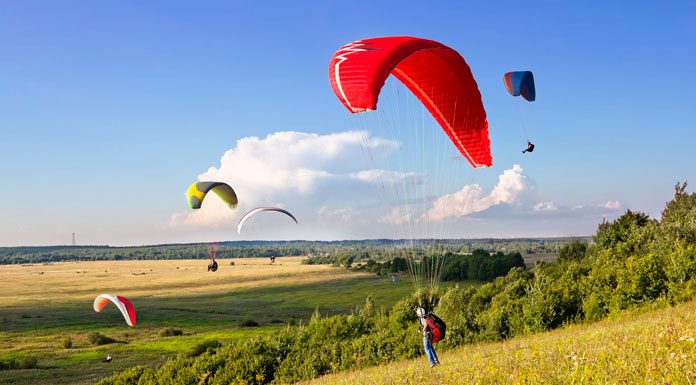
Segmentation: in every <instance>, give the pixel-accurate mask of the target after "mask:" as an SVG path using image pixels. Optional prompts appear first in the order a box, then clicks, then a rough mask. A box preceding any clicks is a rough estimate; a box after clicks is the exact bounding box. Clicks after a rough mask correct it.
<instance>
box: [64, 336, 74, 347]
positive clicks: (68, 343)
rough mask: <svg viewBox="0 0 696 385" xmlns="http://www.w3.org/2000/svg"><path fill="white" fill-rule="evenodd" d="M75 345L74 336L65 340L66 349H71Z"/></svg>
mask: <svg viewBox="0 0 696 385" xmlns="http://www.w3.org/2000/svg"><path fill="white" fill-rule="evenodd" d="M72 346H73V342H72V338H70V337H67V338H65V339H64V340H63V347H64V348H65V349H70V348H72Z"/></svg>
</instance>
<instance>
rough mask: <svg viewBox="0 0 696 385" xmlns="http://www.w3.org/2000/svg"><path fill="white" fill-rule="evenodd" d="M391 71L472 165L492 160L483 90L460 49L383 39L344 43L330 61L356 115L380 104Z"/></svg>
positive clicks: (335, 82)
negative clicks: (482, 98) (380, 95)
mask: <svg viewBox="0 0 696 385" xmlns="http://www.w3.org/2000/svg"><path fill="white" fill-rule="evenodd" d="M390 74H393V75H394V76H395V77H396V78H397V79H399V80H400V81H401V82H402V83H403V84H404V85H406V87H408V89H409V90H411V92H412V93H413V94H415V95H416V97H418V99H419V100H420V101H421V103H423V105H425V107H426V108H427V109H428V111H429V112H430V114H431V115H432V116H433V117H434V118H435V120H436V121H437V122H438V124H439V125H440V126H441V127H442V129H443V130H444V131H445V132H446V133H447V135H448V136H449V138H450V139H451V140H452V143H454V145H455V146H456V147H457V149H458V150H459V152H461V153H462V155H464V157H465V158H466V159H467V160H468V161H469V163H471V165H472V166H474V167H484V166H491V165H492V164H493V158H492V156H491V150H490V140H489V138H488V121H487V119H486V111H485V109H484V108H483V102H482V101H481V94H480V92H479V90H478V85H477V84H476V80H475V79H474V76H473V74H472V73H471V70H470V69H469V66H468V65H467V64H466V62H465V61H464V59H463V58H462V57H461V56H460V55H459V53H457V51H455V50H453V49H451V48H449V47H447V46H445V45H443V44H441V43H438V42H436V41H432V40H426V39H420V38H416V37H410V36H395V37H378V38H372V39H365V40H358V41H355V42H352V43H350V44H347V45H345V46H343V47H341V48H340V49H339V50H338V51H336V53H335V54H334V56H333V58H332V59H331V62H330V64H329V79H330V81H331V87H332V88H333V90H334V93H335V94H336V96H337V97H338V98H339V100H341V103H343V105H344V106H346V108H347V109H348V110H349V111H350V112H352V113H357V112H362V111H367V110H375V109H376V108H377V99H378V96H379V93H380V90H381V89H382V86H383V85H384V82H385V81H386V79H387V77H389V75H390Z"/></svg>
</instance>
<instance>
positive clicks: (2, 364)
mask: <svg viewBox="0 0 696 385" xmlns="http://www.w3.org/2000/svg"><path fill="white" fill-rule="evenodd" d="M13 369H17V361H16V360H9V361H0V370H13Z"/></svg>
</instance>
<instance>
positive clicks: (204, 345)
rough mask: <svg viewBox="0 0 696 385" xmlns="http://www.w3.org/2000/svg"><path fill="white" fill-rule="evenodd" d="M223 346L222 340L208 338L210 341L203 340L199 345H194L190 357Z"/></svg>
mask: <svg viewBox="0 0 696 385" xmlns="http://www.w3.org/2000/svg"><path fill="white" fill-rule="evenodd" d="M220 346H222V344H221V343H220V341H218V340H208V341H203V342H201V343H199V344H198V345H196V346H194V347H193V349H192V350H191V352H190V353H189V356H190V357H196V356H200V355H201V354H203V353H205V352H207V351H208V350H215V349H217V348H219V347H220Z"/></svg>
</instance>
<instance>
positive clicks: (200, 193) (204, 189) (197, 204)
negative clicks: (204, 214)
mask: <svg viewBox="0 0 696 385" xmlns="http://www.w3.org/2000/svg"><path fill="white" fill-rule="evenodd" d="M211 190H212V191H214V192H215V194H217V195H218V196H219V197H220V199H222V200H223V201H224V202H225V203H227V205H228V206H230V208H235V207H237V203H238V201H237V194H235V192H234V190H233V189H232V187H230V186H229V185H228V184H227V183H222V182H195V183H193V184H191V186H189V188H188V192H187V193H186V196H187V197H188V203H189V206H190V207H191V208H192V209H200V208H201V204H203V199H205V196H206V194H208V192H209V191H211Z"/></svg>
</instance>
